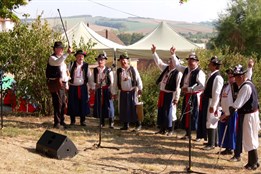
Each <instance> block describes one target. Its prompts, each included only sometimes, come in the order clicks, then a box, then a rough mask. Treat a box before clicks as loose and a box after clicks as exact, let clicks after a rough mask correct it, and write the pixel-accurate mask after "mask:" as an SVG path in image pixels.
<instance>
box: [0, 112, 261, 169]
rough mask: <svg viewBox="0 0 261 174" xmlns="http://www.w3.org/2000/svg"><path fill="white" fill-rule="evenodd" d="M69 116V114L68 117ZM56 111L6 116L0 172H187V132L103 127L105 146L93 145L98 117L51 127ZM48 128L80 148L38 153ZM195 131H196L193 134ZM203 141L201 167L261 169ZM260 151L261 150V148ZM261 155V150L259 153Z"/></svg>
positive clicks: (196, 145)
mask: <svg viewBox="0 0 261 174" xmlns="http://www.w3.org/2000/svg"><path fill="white" fill-rule="evenodd" d="M66 119H67V120H69V118H68V117H67V118H66ZM52 120H53V118H52V117H43V118H35V117H30V116H24V117H17V116H16V117H15V116H7V117H4V128H3V129H2V130H1V132H0V135H1V139H0V154H1V155H0V160H1V163H0V168H1V170H0V173H1V174H2V173H3V174H4V173H5V174H6V173H12V174H14V173H19V174H21V173H22V174H23V173H24V174H32V173H36V174H46V173H48V174H52V173H53V174H56V173H64V174H65V173H70V174H71V173H87V174H89V173H90V174H95V173H97V174H100V173H106V174H110V173H115V174H116V173H117V174H118V173H119V174H125V173H126V174H127V173H132V174H143V173H144V174H148V173H149V174H159V173H161V174H166V173H187V172H186V167H187V166H188V165H189V163H188V162H189V158H188V141H185V140H180V139H179V137H181V136H182V132H178V133H177V132H176V134H174V135H173V136H171V137H167V136H163V135H155V134H154V132H155V131H156V130H155V129H151V128H150V129H145V128H144V130H142V131H141V132H139V133H136V132H131V131H120V130H119V128H118V127H116V129H114V130H112V129H109V128H107V127H105V128H103V129H102V134H101V135H102V141H101V145H102V147H117V148H119V150H115V149H110V148H93V145H94V144H95V143H98V140H99V128H98V122H97V120H95V119H93V118H88V119H87V124H88V126H87V127H86V128H83V127H80V126H74V127H71V128H70V129H68V130H57V129H52ZM46 129H50V130H51V131H54V132H57V133H59V134H63V135H66V136H68V138H69V139H71V140H72V142H73V143H74V144H75V145H76V147H77V149H78V151H79V153H78V154H77V155H75V156H74V157H73V158H66V159H62V160H57V159H52V158H48V157H46V156H43V155H41V154H38V153H36V151H35V147H36V142H37V141H38V140H39V138H40V137H41V135H42V134H43V132H44V131H45V130H46ZM193 137H194V135H193ZM202 144H203V142H194V141H192V160H191V162H192V163H191V170H192V171H195V172H201V173H212V174H214V173H221V172H223V173H226V174H229V173H237V174H241V173H242V174H243V173H255V174H257V173H259V174H260V173H261V169H260V168H259V170H258V171H250V172H249V171H246V170H245V169H243V166H244V164H245V163H246V161H247V154H246V153H244V154H243V158H242V161H241V162H237V163H231V162H228V159H230V157H231V156H221V157H220V159H219V162H218V165H216V162H217V154H216V153H217V152H218V150H219V149H218V148H216V149H215V150H213V151H207V152H206V151H203V150H201V148H202V147H203V145H202ZM259 154H260V150H259ZM259 156H261V155H259Z"/></svg>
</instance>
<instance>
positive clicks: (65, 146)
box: [36, 130, 78, 159]
mask: <svg viewBox="0 0 261 174" xmlns="http://www.w3.org/2000/svg"><path fill="white" fill-rule="evenodd" d="M36 151H37V152H39V153H41V154H44V155H46V156H48V157H51V158H57V159H62V158H67V157H74V156H75V155H76V154H77V153H78V150H77V148H76V146H75V145H74V144H73V142H72V141H71V140H70V139H69V138H68V137H67V136H64V135H61V134H58V133H55V132H52V131H49V130H46V131H45V132H44V134H43V135H42V136H41V138H40V139H39V140H38V142H37V143H36Z"/></svg>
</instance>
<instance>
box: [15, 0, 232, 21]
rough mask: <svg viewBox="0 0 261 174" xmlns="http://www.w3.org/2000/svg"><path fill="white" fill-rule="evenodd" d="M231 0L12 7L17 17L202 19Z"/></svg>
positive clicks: (35, 0) (63, 1)
mask: <svg viewBox="0 0 261 174" xmlns="http://www.w3.org/2000/svg"><path fill="white" fill-rule="evenodd" d="M228 2H230V0H188V2H187V3H184V4H180V3H179V0H32V1H30V2H29V3H28V5H26V6H24V7H20V8H19V9H16V10H15V14H16V15H18V16H19V17H20V18H23V17H22V14H24V13H28V14H30V18H35V17H37V16H38V15H40V14H41V13H42V12H43V15H42V17H43V18H47V17H59V13H58V10H57V9H59V11H60V13H61V16H62V17H67V16H75V15H91V16H103V17H108V18H127V17H145V18H155V19H164V20H172V21H185V22H202V21H212V20H215V19H218V15H219V14H220V13H222V14H223V13H225V9H226V8H227V5H228Z"/></svg>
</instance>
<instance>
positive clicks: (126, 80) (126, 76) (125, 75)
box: [120, 67, 143, 91]
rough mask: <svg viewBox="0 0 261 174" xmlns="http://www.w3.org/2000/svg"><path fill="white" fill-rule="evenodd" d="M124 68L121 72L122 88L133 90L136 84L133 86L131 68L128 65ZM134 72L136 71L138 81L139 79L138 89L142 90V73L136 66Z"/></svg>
mask: <svg viewBox="0 0 261 174" xmlns="http://www.w3.org/2000/svg"><path fill="white" fill-rule="evenodd" d="M121 69H122V72H121V74H120V75H121V77H120V80H121V89H122V90H123V91H131V90H133V89H134V88H135V86H134V87H133V86H132V83H131V74H130V73H131V70H130V67H128V68H127V69H124V68H121ZM133 69H134V72H135V76H136V81H137V88H138V90H142V88H143V84H142V81H141V78H140V74H139V72H138V70H137V69H136V68H134V67H133Z"/></svg>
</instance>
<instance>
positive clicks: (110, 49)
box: [62, 22, 125, 56]
mask: <svg viewBox="0 0 261 174" xmlns="http://www.w3.org/2000/svg"><path fill="white" fill-rule="evenodd" d="M66 33H67V36H68V39H69V42H70V44H72V43H73V42H75V43H76V45H79V43H80V41H81V39H83V41H84V43H87V42H88V41H91V42H93V43H95V46H94V47H93V48H92V49H94V50H97V51H98V52H102V51H103V50H104V51H106V53H107V55H108V56H113V55H114V50H116V49H118V48H121V49H124V48H125V46H123V45H119V44H117V43H115V42H112V41H110V40H108V39H106V38H104V37H102V36H101V35H99V34H98V33H96V32H95V31H93V30H92V29H90V28H89V27H88V26H87V25H86V24H85V23H84V22H79V23H78V24H76V25H75V26H73V27H72V28H71V29H70V30H68V31H67V32H66ZM62 37H63V38H64V39H66V36H65V33H63V34H62Z"/></svg>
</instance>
